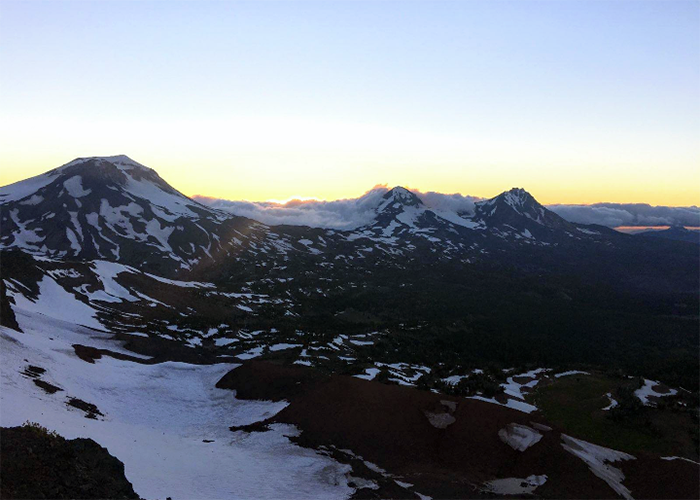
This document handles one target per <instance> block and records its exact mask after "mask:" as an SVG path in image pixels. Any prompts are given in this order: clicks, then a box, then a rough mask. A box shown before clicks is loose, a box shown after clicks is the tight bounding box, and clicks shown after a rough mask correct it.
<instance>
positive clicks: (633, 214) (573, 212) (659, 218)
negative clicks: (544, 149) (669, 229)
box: [547, 203, 700, 227]
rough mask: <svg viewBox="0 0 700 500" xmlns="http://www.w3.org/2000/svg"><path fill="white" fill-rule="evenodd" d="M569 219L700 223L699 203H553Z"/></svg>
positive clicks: (639, 223)
mask: <svg viewBox="0 0 700 500" xmlns="http://www.w3.org/2000/svg"><path fill="white" fill-rule="evenodd" d="M547 208H548V209H550V210H551V211H552V212H555V213H557V214H559V215H560V216H561V217H562V218H564V219H566V220H568V221H569V222H577V223H579V224H600V225H601V226H608V227H618V226H696V227H697V226H700V208H698V207H695V206H693V207H664V206H657V207H653V206H651V205H647V204H644V203H596V204H594V205H549V206H548V207H547Z"/></svg>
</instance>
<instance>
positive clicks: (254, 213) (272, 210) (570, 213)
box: [194, 186, 700, 230]
mask: <svg viewBox="0 0 700 500" xmlns="http://www.w3.org/2000/svg"><path fill="white" fill-rule="evenodd" d="M387 191H389V189H388V188H387V186H375V187H374V188H372V189H370V190H369V191H367V192H366V193H365V194H363V195H362V196H360V197H359V198H349V199H343V200H334V201H320V200H291V201H288V202H286V203H276V202H269V201H265V202H252V201H229V200H221V199H216V198H208V197H205V196H195V197H194V199H196V200H197V201H199V202H200V203H203V204H205V205H208V206H210V207H213V208H217V209H220V210H225V211H227V212H230V213H232V214H235V215H239V216H243V217H248V218H250V219H254V220H257V221H259V222H263V223H265V224H269V225H272V226H276V225H284V224H287V225H293V226H311V227H320V228H326V229H340V230H348V229H355V228H358V227H361V226H364V225H366V224H369V223H371V222H372V220H373V219H374V217H375V215H376V208H377V207H378V206H379V205H380V204H381V200H382V196H384V194H386V193H387ZM411 191H412V192H413V193H415V194H416V195H417V196H418V197H419V198H420V199H421V201H422V202H423V203H424V204H425V205H426V207H428V208H430V209H433V210H435V211H436V212H438V213H440V212H451V213H457V214H459V215H465V214H472V213H474V204H475V203H476V202H478V201H479V200H480V199H481V198H478V197H475V196H465V195H461V194H444V193H436V192H434V191H429V192H425V193H423V192H420V191H418V190H414V189H412V190H411ZM547 208H548V209H550V210H552V211H553V212H555V213H557V214H559V215H560V216H561V217H563V218H564V219H566V220H568V221H569V222H576V223H579V224H599V225H601V226H608V227H618V226H674V225H681V226H700V208H698V207H664V206H660V207H653V206H651V205H646V204H641V203H636V204H635V203H627V204H625V203H597V204H595V205H549V206H547Z"/></svg>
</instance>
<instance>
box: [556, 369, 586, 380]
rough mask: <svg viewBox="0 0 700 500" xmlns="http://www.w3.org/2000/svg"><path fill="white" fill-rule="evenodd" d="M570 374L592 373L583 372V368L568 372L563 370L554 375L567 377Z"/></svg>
mask: <svg viewBox="0 0 700 500" xmlns="http://www.w3.org/2000/svg"><path fill="white" fill-rule="evenodd" d="M569 375H590V373H588V372H583V371H581V370H569V371H568V372H561V373H557V374H555V375H554V377H555V378H559V377H567V376H569Z"/></svg>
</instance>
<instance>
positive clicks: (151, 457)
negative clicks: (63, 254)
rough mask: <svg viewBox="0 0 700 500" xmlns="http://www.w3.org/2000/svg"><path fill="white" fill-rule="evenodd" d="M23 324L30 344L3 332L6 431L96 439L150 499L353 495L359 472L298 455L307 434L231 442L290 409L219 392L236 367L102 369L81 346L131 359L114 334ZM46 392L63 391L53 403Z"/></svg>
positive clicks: (31, 321) (39, 317)
mask: <svg viewBox="0 0 700 500" xmlns="http://www.w3.org/2000/svg"><path fill="white" fill-rule="evenodd" d="M42 295H43V294H42ZM15 312H16V314H17V317H18V320H19V323H20V325H21V327H22V329H23V331H24V333H19V332H17V331H14V330H11V329H9V328H5V327H0V352H1V353H2V354H1V355H0V359H1V361H2V363H0V365H1V370H2V391H0V424H1V425H2V426H5V427H9V426H17V425H22V424H23V423H24V422H26V421H32V422H38V423H39V424H41V425H42V426H45V427H47V428H49V429H51V430H55V431H57V432H58V433H59V434H60V435H62V436H64V437H66V438H75V437H89V438H92V439H94V440H95V441H96V442H97V443H99V444H100V445H102V446H106V447H107V448H108V450H109V452H110V453H111V454H113V455H115V456H116V457H117V458H118V459H119V460H121V461H122V462H123V463H124V466H125V474H126V476H127V478H128V479H129V481H130V482H132V484H133V486H134V489H135V491H136V492H137V493H138V494H139V495H141V496H143V497H144V498H166V497H169V496H172V497H174V498H270V499H277V498H304V499H306V498H319V499H326V498H347V497H349V496H350V494H352V493H353V489H352V488H351V487H350V486H349V485H348V482H350V481H352V479H353V478H352V477H351V476H350V472H351V468H350V467H349V466H348V465H343V464H339V463H337V462H335V461H334V460H332V459H331V458H329V457H326V456H323V455H321V454H319V453H318V452H316V451H314V450H309V449H305V448H301V447H299V446H296V445H294V444H292V443H291V442H290V440H289V437H292V436H295V435H297V434H298V433H299V431H298V430H297V429H296V428H294V426H291V425H284V424H275V425H272V426H270V430H269V431H267V432H261V433H247V432H237V433H232V432H231V431H230V430H229V427H230V426H232V425H248V424H251V423H254V422H257V421H260V420H264V419H266V418H268V417H270V416H272V415H274V414H275V413H277V412H278V411H280V410H281V409H283V408H284V407H285V406H286V403H284V402H270V401H241V400H238V399H236V398H235V396H234V393H232V392H231V391H227V390H223V389H217V388H215V384H216V382H217V380H219V379H220V378H221V377H222V376H223V375H224V374H226V373H227V372H228V371H229V370H231V369H232V368H233V367H235V366H236V365H231V364H217V365H209V366H207V365H189V364H185V363H177V362H166V363H160V364H141V363H138V362H133V361H123V360H119V359H115V358H112V357H108V356H106V357H102V358H101V359H99V360H96V362H95V364H90V363H87V362H85V361H83V360H81V359H80V358H79V357H78V356H77V355H76V354H75V352H74V350H73V348H72V344H89V345H90V346H93V347H97V348H106V349H110V350H112V351H117V352H126V351H123V350H122V349H121V348H120V346H119V343H118V342H115V341H112V340H109V339H108V336H107V335H106V334H104V335H103V334H98V333H96V332H94V331H92V330H88V329H85V328H83V327H80V326H77V325H75V324H72V323H70V322H65V321H62V320H59V319H53V318H51V317H50V316H49V315H47V314H41V313H39V312H37V311H29V310H25V309H23V308H22V307H19V306H18V307H17V308H16V309H15ZM45 312H48V311H45ZM129 354H131V355H132V356H133V353H129ZM29 367H34V368H32V369H30V368H29ZM37 368H38V370H37ZM42 370H43V371H42ZM39 372H41V373H40V374H39ZM37 382H40V383H42V384H44V387H53V388H55V389H58V390H57V391H56V392H53V393H49V392H47V391H46V390H45V389H44V388H42V387H40V385H39V384H37ZM46 384H48V385H46ZM52 390H53V389H52ZM77 400H79V401H80V402H82V403H87V404H89V405H94V407H95V408H96V410H97V411H98V412H99V413H93V416H94V418H93V417H89V418H86V416H87V414H88V413H87V412H85V411H83V410H81V409H79V408H77V407H76V406H75V405H74V404H70V402H71V401H73V402H75V401H77Z"/></svg>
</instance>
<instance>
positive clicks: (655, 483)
mask: <svg viewBox="0 0 700 500" xmlns="http://www.w3.org/2000/svg"><path fill="white" fill-rule="evenodd" d="M217 387H220V388H226V389H235V390H236V391H237V397H239V398H242V399H268V400H280V399H286V400H288V401H289V402H290V405H289V406H288V407H287V408H285V409H284V410H282V411H281V412H280V413H279V414H277V415H276V416H275V417H273V418H272V419H271V420H270V422H284V423H290V424H294V425H296V426H298V427H299V428H300V429H301V430H302V431H303V432H302V434H301V436H300V437H299V438H298V442H299V443H300V444H301V445H303V446H308V447H312V448H318V447H319V446H335V447H337V448H339V449H350V450H352V451H353V452H354V453H356V454H358V455H360V456H362V457H363V458H364V459H365V460H369V461H370V462H373V463H375V464H377V465H379V466H380V467H382V468H384V469H386V470H387V471H389V472H390V473H392V474H394V475H396V476H397V477H400V480H402V481H406V482H409V483H413V484H415V490H416V491H419V492H421V493H423V494H427V495H430V496H432V497H434V498H436V499H437V498H489V497H493V495H489V494H487V493H484V492H482V491H480V490H479V486H480V485H481V484H483V482H485V481H488V480H492V479H497V478H506V477H521V478H524V477H527V476H529V475H532V474H537V475H541V474H546V475H547V477H548V479H547V482H546V483H545V484H544V485H543V486H540V487H539V488H537V489H536V490H535V493H536V496H538V497H543V498H611V499H612V498H619V496H618V495H617V494H616V493H615V492H614V491H613V490H612V489H611V488H610V487H609V486H608V485H607V484H606V483H605V482H603V481H602V480H601V479H599V478H597V477H595V476H594V475H593V474H592V473H591V472H590V471H589V469H588V466H587V465H586V464H585V463H584V462H583V461H581V460H580V459H578V458H576V457H575V456H573V455H571V454H569V453H568V452H566V451H565V450H564V449H563V448H562V447H561V438H560V434H561V432H563V430H562V429H557V428H553V430H552V431H549V432H542V434H543V438H542V440H541V441H540V442H539V443H537V444H536V445H534V446H533V447H531V448H528V449H527V450H525V451H524V452H519V451H516V450H513V449H512V448H510V446H508V445H506V444H505V443H503V442H502V441H501V440H500V439H499V437H498V431H499V430H500V429H502V428H503V427H505V426H506V425H507V424H509V423H512V422H516V423H520V424H524V425H530V426H531V425H532V424H531V422H537V423H541V424H544V425H549V426H550V427H554V426H552V425H551V424H549V423H548V422H546V421H544V420H543V419H542V418H541V416H538V415H537V414H536V413H535V414H531V415H527V414H525V413H521V412H519V411H516V410H512V409H510V408H505V407H502V406H497V405H493V404H490V403H485V402H482V401H476V400H469V399H461V398H457V397H451V396H445V395H442V394H435V393H432V392H428V391H421V390H417V389H414V388H412V387H404V386H396V385H386V384H381V383H377V382H370V381H366V380H361V379H358V378H354V377H348V376H342V375H330V376H328V375H324V374H321V373H319V372H318V371H316V370H314V369H312V368H307V367H297V366H283V365H278V364H273V363H270V362H264V361H255V360H251V361H249V362H246V363H244V364H243V365H242V366H240V367H239V368H236V369H235V370H232V371H231V372H229V373H228V374H227V375H225V376H224V377H223V378H222V379H221V380H220V381H219V383H218V384H217ZM441 400H447V401H455V402H457V403H458V404H457V408H456V410H455V412H454V414H453V416H454V417H455V418H456V421H455V422H454V423H453V424H452V425H450V426H448V427H447V428H446V429H437V428H435V427H433V426H432V425H431V424H430V422H429V421H428V419H427V417H426V416H425V413H424V412H425V411H435V409H436V408H441V407H442V405H441V403H440V401H441ZM692 465H693V464H690V463H688V462H683V461H679V460H676V461H672V462H669V461H662V460H659V459H658V458H645V457H644V458H643V457H639V459H638V460H634V461H629V462H623V463H621V464H620V463H618V464H615V466H616V467H621V468H622V469H623V470H624V472H625V475H626V476H627V479H626V480H625V481H624V483H623V484H624V485H625V486H626V487H627V488H629V489H630V490H631V491H632V492H633V495H634V496H635V497H637V496H638V497H639V498H698V469H697V467H695V468H694V469H693V467H692ZM689 466H690V467H689ZM671 476H673V477H674V484H673V485H669V484H668V478H669V477H671ZM635 493H638V495H636V494H635Z"/></svg>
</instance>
